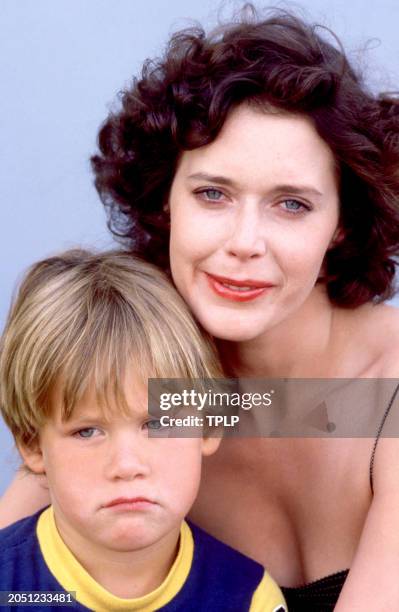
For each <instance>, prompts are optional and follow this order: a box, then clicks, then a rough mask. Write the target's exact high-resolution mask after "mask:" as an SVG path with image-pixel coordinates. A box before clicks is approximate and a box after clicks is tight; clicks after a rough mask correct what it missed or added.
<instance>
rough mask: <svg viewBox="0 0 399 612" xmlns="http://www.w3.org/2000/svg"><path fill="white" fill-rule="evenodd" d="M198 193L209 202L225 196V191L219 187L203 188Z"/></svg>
mask: <svg viewBox="0 0 399 612" xmlns="http://www.w3.org/2000/svg"><path fill="white" fill-rule="evenodd" d="M196 193H197V194H199V195H201V196H202V197H203V198H204V200H206V201H207V202H220V200H221V199H222V198H223V193H222V192H221V191H219V189H201V191H197V192H196Z"/></svg>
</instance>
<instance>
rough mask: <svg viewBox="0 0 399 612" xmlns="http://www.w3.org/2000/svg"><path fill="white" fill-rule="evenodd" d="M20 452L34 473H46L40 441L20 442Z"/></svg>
mask: <svg viewBox="0 0 399 612" xmlns="http://www.w3.org/2000/svg"><path fill="white" fill-rule="evenodd" d="M17 446H18V450H19V453H20V455H21V457H22V459H23V461H24V464H25V465H26V467H27V468H28V469H29V470H30V471H31V472H33V473H34V474H45V473H46V470H45V467H44V460H43V452H42V449H41V447H40V442H39V440H37V441H36V442H32V443H31V444H25V443H22V442H19V443H18V445H17Z"/></svg>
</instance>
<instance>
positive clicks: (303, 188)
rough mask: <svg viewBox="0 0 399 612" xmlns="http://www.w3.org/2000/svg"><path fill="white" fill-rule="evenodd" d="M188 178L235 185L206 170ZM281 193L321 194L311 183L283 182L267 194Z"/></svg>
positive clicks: (226, 178)
mask: <svg viewBox="0 0 399 612" xmlns="http://www.w3.org/2000/svg"><path fill="white" fill-rule="evenodd" d="M188 178H189V179H193V180H200V181H209V182H210V183H218V184H219V185H227V186H231V187H235V186H236V185H237V184H236V183H235V181H234V180H233V179H230V178H228V177H227V176H222V175H219V174H208V173H206V172H195V173H194V174H190V175H189V176H188ZM283 193H292V194H293V195H303V196H306V195H309V196H313V197H322V196H323V194H322V193H321V191H319V190H318V189H316V188H315V187H312V186H311V185H293V184H289V183H283V184H281V185H275V186H274V187H273V189H271V190H270V191H269V195H271V196H275V195H280V194H283Z"/></svg>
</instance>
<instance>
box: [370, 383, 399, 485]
mask: <svg viewBox="0 0 399 612" xmlns="http://www.w3.org/2000/svg"><path fill="white" fill-rule="evenodd" d="M398 392H399V384H397V385H396V387H395V390H394V392H393V394H392V397H391V399H390V401H389V404H388V406H387V407H386V410H385V412H384V415H383V417H382V419H381V423H380V426H379V428H378V431H377V436H376V439H375V440H374V446H373V451H372V453H371V459H370V471H369V477H370V489H371V494H372V495H374V486H373V470H374V459H375V451H376V450H377V444H378V440H379V439H380V437H381V433H382V430H383V428H384V425H385V421H386V420H387V417H388V415H389V412H390V410H391V408H392V405H393V403H394V401H395V398H396V396H397V395H398Z"/></svg>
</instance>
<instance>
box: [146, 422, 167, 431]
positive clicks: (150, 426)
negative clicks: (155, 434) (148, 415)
mask: <svg viewBox="0 0 399 612" xmlns="http://www.w3.org/2000/svg"><path fill="white" fill-rule="evenodd" d="M146 427H147V429H152V430H157V429H162V427H163V425H162V423H161V420H160V419H151V420H149V421H147V422H146Z"/></svg>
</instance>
